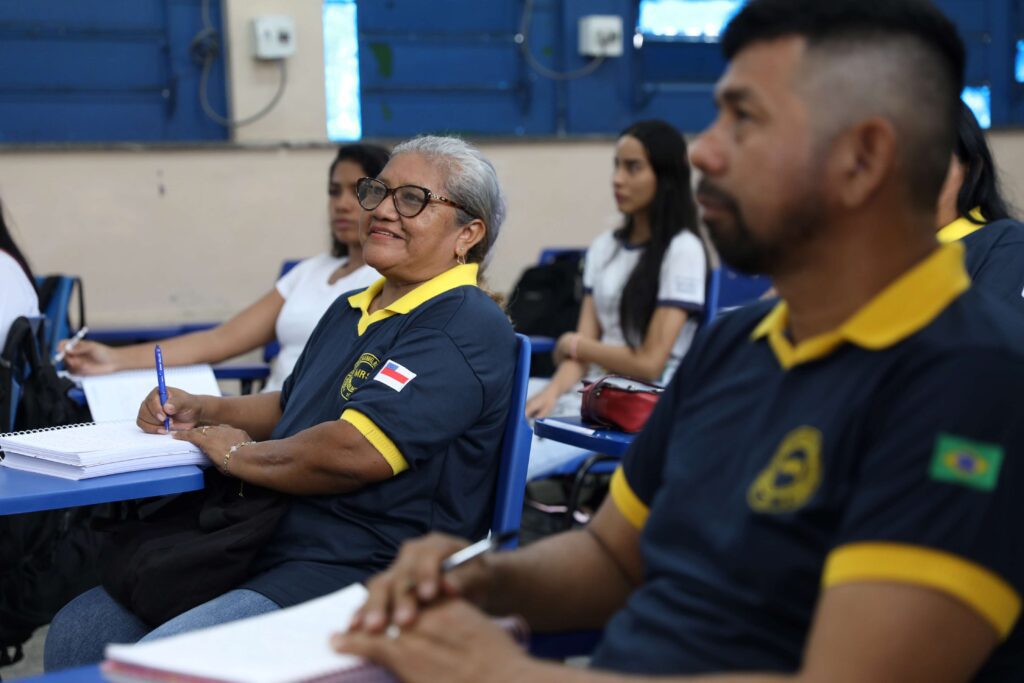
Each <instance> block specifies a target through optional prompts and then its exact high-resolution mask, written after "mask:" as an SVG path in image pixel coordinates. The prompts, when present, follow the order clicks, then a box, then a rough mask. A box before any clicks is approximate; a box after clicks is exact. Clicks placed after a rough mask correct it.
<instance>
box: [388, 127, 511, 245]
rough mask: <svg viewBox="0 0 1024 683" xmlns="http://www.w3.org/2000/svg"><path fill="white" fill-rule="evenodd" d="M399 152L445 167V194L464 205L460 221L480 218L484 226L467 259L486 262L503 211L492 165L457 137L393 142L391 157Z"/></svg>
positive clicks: (472, 147) (502, 199)
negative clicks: (417, 156) (483, 232)
mask: <svg viewBox="0 0 1024 683" xmlns="http://www.w3.org/2000/svg"><path fill="white" fill-rule="evenodd" d="M401 154H419V155H421V156H423V157H424V158H426V159H427V160H428V161H430V162H432V163H434V164H437V165H439V166H440V167H441V168H442V169H443V170H444V174H445V178H446V180H445V188H444V192H445V194H446V195H447V196H448V197H449V198H450V199H451V200H452V201H455V202H458V203H459V204H461V205H462V206H464V207H466V210H465V211H463V210H462V209H456V220H457V221H458V223H459V225H465V224H466V223H469V222H470V221H471V220H473V219H474V218H479V219H480V220H482V221H483V222H484V225H485V226H486V228H487V230H486V233H485V234H484V238H483V239H482V240H480V241H479V242H478V243H477V244H476V245H475V246H474V247H473V248H472V249H470V250H469V253H468V254H466V261H467V262H469V263H480V264H486V262H487V259H488V255H489V254H490V252H491V247H493V246H494V243H495V242H496V241H497V240H498V234H499V233H500V232H501V224H502V223H503V222H504V221H505V215H506V208H505V197H504V195H503V194H502V192H501V185H500V184H499V183H498V173H497V172H496V171H495V170H494V165H493V164H491V162H490V161H488V160H487V158H486V157H484V155H483V154H482V153H481V152H480V150H479V149H477V148H476V147H474V146H473V145H471V144H469V143H468V142H466V141H465V140H463V139H462V138H456V137H447V136H445V137H442V136H438V135H421V136H419V137H415V138H412V139H411V140H406V141H405V142H402V143H399V144H398V145H397V146H395V148H394V149H393V150H392V151H391V158H392V159H394V158H395V157H397V156H399V155H401Z"/></svg>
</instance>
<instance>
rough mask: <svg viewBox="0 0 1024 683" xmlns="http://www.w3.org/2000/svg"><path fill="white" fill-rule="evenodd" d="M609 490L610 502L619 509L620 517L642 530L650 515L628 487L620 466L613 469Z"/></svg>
mask: <svg viewBox="0 0 1024 683" xmlns="http://www.w3.org/2000/svg"><path fill="white" fill-rule="evenodd" d="M609 490H610V492H611V494H612V502H614V503H615V507H617V508H618V509H619V512H621V513H622V516H623V517H625V518H626V520H627V521H628V522H629V523H630V524H632V525H633V527H634V528H636V529H637V530H638V531H639V530H640V529H643V528H644V524H646V523H647V515H648V514H650V510H649V509H648V507H647V506H646V505H644V502H643V501H642V500H640V497H639V496H637V495H636V494H635V493H633V489H631V488H630V487H629V482H628V481H626V474H625V473H624V472H623V471H622V465H619V466H618V467H616V468H615V474H613V475H612V483H611V487H610V489H609Z"/></svg>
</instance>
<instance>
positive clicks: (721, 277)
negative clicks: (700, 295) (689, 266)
mask: <svg viewBox="0 0 1024 683" xmlns="http://www.w3.org/2000/svg"><path fill="white" fill-rule="evenodd" d="M771 286H772V281H771V279H770V278H768V277H765V276H764V275H755V276H751V275H743V274H741V273H737V272H736V271H735V270H733V269H731V268H729V267H728V266H725V265H723V266H720V267H718V268H716V269H714V270H713V271H711V277H710V278H708V289H707V311H708V316H707V320H708V322H711V321H712V320H713V319H714V318H715V317H717V315H718V313H719V312H720V311H723V310H726V309H729V308H736V307H737V306H743V305H744V304H749V303H752V302H754V301H757V300H758V299H759V298H760V297H761V295H762V294H764V293H765V292H767V291H768V288H769V287H771Z"/></svg>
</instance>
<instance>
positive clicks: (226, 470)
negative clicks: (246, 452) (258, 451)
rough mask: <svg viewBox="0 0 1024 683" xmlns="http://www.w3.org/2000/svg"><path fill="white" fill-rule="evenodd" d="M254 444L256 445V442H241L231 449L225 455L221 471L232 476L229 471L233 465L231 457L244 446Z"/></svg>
mask: <svg viewBox="0 0 1024 683" xmlns="http://www.w3.org/2000/svg"><path fill="white" fill-rule="evenodd" d="M254 443H256V442H255V441H240V442H238V443H236V444H235V445H234V446H232V447H231V448H229V449H228V452H227V453H225V454H224V462H223V463H222V464H221V466H220V471H221V472H223V473H224V474H231V472H230V470H229V466H230V465H231V455H232V454H233V453H234V452H235V451H237V450H238V449H239V448H241V447H242V446H251V445H253V444H254Z"/></svg>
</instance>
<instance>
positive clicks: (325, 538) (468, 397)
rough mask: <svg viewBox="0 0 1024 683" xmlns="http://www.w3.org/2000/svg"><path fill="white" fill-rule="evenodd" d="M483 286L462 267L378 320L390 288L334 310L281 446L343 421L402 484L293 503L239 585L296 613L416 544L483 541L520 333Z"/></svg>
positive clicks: (302, 361)
mask: <svg viewBox="0 0 1024 683" xmlns="http://www.w3.org/2000/svg"><path fill="white" fill-rule="evenodd" d="M476 277H477V266H475V265H464V266H456V267H455V268H453V269H452V270H449V271H447V272H446V273H443V274H442V275H439V276H438V277H436V278H434V279H433V280H431V281H429V282H427V283H425V284H423V285H421V286H420V287H418V288H417V289H416V290H414V291H413V292H411V293H409V294H407V295H405V296H404V297H402V298H401V299H399V300H398V301H396V302H395V303H393V304H392V305H391V306H389V307H387V308H385V309H381V310H379V311H376V312H374V313H372V314H371V313H369V311H368V308H369V305H370V302H371V301H372V300H373V299H374V297H375V296H376V295H377V294H378V293H379V292H380V290H381V288H382V286H383V284H384V281H383V280H380V281H378V282H376V283H375V284H373V285H371V286H370V287H368V288H367V289H366V290H364V291H362V292H358V293H355V294H353V295H351V296H347V297H346V296H344V295H343V296H341V297H339V298H338V300H337V301H335V302H334V304H332V305H331V307H330V308H329V309H328V310H327V313H325V314H324V317H323V318H322V319H321V321H320V323H319V324H318V325H317V327H316V329H315V330H314V331H313V334H312V336H311V337H310V339H309V342H307V344H306V348H305V349H304V350H303V352H302V355H301V356H300V357H299V360H298V362H297V363H296V365H295V369H294V370H293V371H292V374H291V376H290V377H289V378H288V379H287V380H286V381H285V384H284V388H283V389H282V391H281V407H282V409H283V415H282V416H281V420H280V421H279V422H278V424H277V427H276V428H275V429H274V432H273V435H272V436H271V438H273V439H281V438H285V437H288V436H292V435H293V434H296V433H298V432H300V431H302V430H304V429H308V428H310V427H313V426H314V425H318V424H321V423H324V422H330V421H333V420H338V419H341V420H344V421H347V422H349V423H351V424H352V425H353V426H355V427H356V429H358V430H359V431H360V432H361V433H362V434H363V435H364V436H365V437H366V438H367V440H368V441H369V442H370V443H371V444H373V445H374V447H375V448H376V449H377V451H378V452H379V453H380V454H381V456H382V457H384V458H385V459H386V460H387V462H388V464H389V465H390V466H391V469H392V471H393V472H394V476H393V477H392V478H390V479H387V480H385V481H382V482H378V483H375V484H371V485H369V486H366V487H364V488H362V489H360V490H358V491H355V492H353V493H348V494H343V495H329V496H302V497H296V498H295V499H294V502H293V503H292V506H291V510H290V511H289V512H288V513H287V514H286V516H285V517H284V519H283V520H282V522H281V524H280V526H279V527H278V529H277V532H276V534H275V536H274V538H273V539H272V540H271V542H270V543H269V545H268V546H267V547H266V548H265V549H264V550H263V552H262V554H261V556H260V557H259V558H258V560H257V562H256V572H257V574H258V575H257V576H255V578H253V579H251V580H250V581H249V582H248V583H247V584H246V585H245V586H243V587H245V588H250V589H252V590H255V591H258V592H259V593H262V594H263V595H265V596H267V597H268V598H270V599H271V600H273V601H274V602H276V603H278V604H279V605H281V606H288V605H293V604H295V603H298V602H302V601H305V600H309V599H311V598H314V597H318V596H320V595H324V594H326V593H329V592H331V591H334V590H337V589H338V588H341V587H343V586H346V585H348V584H350V583H353V582H355V581H361V580H363V579H365V578H366V577H367V576H369V575H371V574H374V573H376V572H379V571H382V570H383V569H385V568H386V567H387V566H388V565H389V564H390V562H391V560H392V559H393V558H394V557H395V555H396V553H397V551H398V548H399V546H400V545H401V543H402V542H403V541H404V540H406V539H409V538H414V537H416V536H420V535H422V534H424V533H426V532H428V531H431V530H438V531H444V532H447V533H451V534H456V535H458V536H462V537H466V538H477V537H482V536H484V535H485V534H486V533H487V530H488V529H489V527H490V521H491V512H492V509H493V498H494V489H495V482H496V475H497V470H498V463H499V458H500V451H501V439H502V434H503V430H504V427H505V421H506V419H507V417H508V411H509V402H510V400H511V394H512V379H513V373H514V371H515V334H514V333H513V331H512V327H511V325H510V324H509V321H508V319H507V318H506V317H505V315H504V314H503V313H502V311H501V309H500V308H499V307H498V305H497V304H495V303H494V301H492V300H491V298H490V297H489V296H487V294H485V293H484V292H483V291H481V290H480V289H479V288H478V287H477V286H476Z"/></svg>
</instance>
